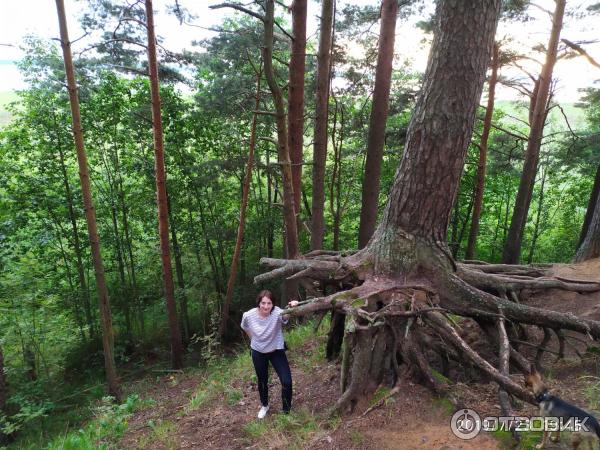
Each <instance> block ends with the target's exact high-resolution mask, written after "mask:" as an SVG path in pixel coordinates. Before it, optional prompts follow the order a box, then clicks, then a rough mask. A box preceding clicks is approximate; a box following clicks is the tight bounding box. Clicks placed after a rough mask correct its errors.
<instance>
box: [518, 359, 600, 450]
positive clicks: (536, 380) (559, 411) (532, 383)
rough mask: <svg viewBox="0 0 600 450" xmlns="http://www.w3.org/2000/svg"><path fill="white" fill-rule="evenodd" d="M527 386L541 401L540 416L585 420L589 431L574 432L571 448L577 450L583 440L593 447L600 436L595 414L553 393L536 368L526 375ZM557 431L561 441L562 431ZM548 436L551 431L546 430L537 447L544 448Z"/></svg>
mask: <svg viewBox="0 0 600 450" xmlns="http://www.w3.org/2000/svg"><path fill="white" fill-rule="evenodd" d="M525 386H527V387H529V388H530V389H531V390H532V391H533V394H534V395H535V399H536V400H537V401H538V402H539V404H540V416H542V417H558V418H562V419H563V420H569V419H580V420H581V421H584V420H585V422H584V425H585V426H586V427H587V429H588V431H576V432H574V433H573V436H572V440H571V448H573V449H575V450H576V449H577V448H579V445H580V444H581V443H582V442H583V441H587V443H588V445H589V448H590V449H593V444H592V442H593V439H594V438H596V439H599V438H600V424H598V420H596V418H595V417H594V416H592V415H591V414H590V413H588V412H586V411H584V410H583V409H581V408H578V407H577V406H574V405H571V404H569V403H567V402H565V401H564V400H562V399H560V398H558V397H556V396H554V395H551V394H550V393H549V392H548V388H547V387H546V385H545V384H544V382H543V380H542V376H541V375H540V374H539V372H538V371H537V370H535V369H532V371H531V373H530V374H528V375H527V376H525ZM555 433H556V436H557V439H556V441H559V440H560V431H556V432H555ZM548 437H550V432H547V431H544V434H543V436H542V442H540V443H539V444H538V445H536V446H535V448H544V447H545V446H546V444H547V443H548ZM553 440H554V439H553Z"/></svg>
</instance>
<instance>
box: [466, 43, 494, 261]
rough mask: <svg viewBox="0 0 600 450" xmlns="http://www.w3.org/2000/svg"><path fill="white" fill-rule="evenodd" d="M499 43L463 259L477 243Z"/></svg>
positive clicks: (490, 83)
mask: <svg viewBox="0 0 600 450" xmlns="http://www.w3.org/2000/svg"><path fill="white" fill-rule="evenodd" d="M498 53H499V45H498V43H495V44H494V50H493V52H492V64H491V66H492V74H491V75H490V81H489V83H488V86H489V88H488V101H487V106H486V109H485V117H484V119H483V132H482V133H481V141H480V142H479V161H478V163H477V179H476V182H475V200H474V205H473V216H472V217H471V228H470V229H469V240H468V242H467V250H466V252H465V259H474V257H475V245H476V243H477V235H478V234H479V219H480V218H481V209H482V207H483V193H484V191H485V171H486V164H487V149H488V139H489V136H490V130H491V128H492V115H493V114H494V99H495V94H496V84H497V82H498V68H499V66H500V62H499V57H498Z"/></svg>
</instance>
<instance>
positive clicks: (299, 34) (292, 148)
mask: <svg viewBox="0 0 600 450" xmlns="http://www.w3.org/2000/svg"><path fill="white" fill-rule="evenodd" d="M306 5H307V0H294V2H293V3H292V33H293V36H294V40H293V41H292V49H291V56H290V77H289V92H288V148H289V152H290V160H291V162H292V184H293V186H294V207H295V208H296V211H295V214H296V218H297V223H299V220H300V209H301V208H300V205H301V203H300V192H301V190H302V153H303V149H304V147H303V142H302V138H303V135H304V71H305V59H306ZM298 226H299V225H298Z"/></svg>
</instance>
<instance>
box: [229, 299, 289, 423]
mask: <svg viewBox="0 0 600 450" xmlns="http://www.w3.org/2000/svg"><path fill="white" fill-rule="evenodd" d="M273 303H274V302H273V294H272V293H271V291H267V290H264V291H260V292H259V293H258V296H257V297H256V308H252V309H251V310H250V311H246V312H245V313H244V315H243V316H242V323H241V327H242V330H244V331H245V332H246V334H247V335H248V336H250V348H251V349H252V363H253V364H254V370H256V377H257V378H258V393H259V395H260V403H261V405H262V406H261V408H260V410H259V411H258V418H259V419H264V417H265V416H266V415H267V412H268V411H269V385H268V382H269V362H270V363H271V365H272V366H273V368H274V369H275V372H277V375H278V376H279V381H280V382H281V402H282V403H283V412H284V414H287V413H289V412H290V408H291V406H292V373H291V371H290V365H289V363H288V360H287V356H286V355H285V344H284V342H283V330H282V325H283V324H286V323H287V322H288V317H287V316H285V315H283V314H282V313H283V310H282V309H281V308H279V307H278V306H274V305H273ZM297 305H298V302H297V301H296V300H292V301H291V302H290V303H289V304H288V306H291V307H294V306H297Z"/></svg>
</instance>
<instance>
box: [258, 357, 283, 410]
mask: <svg viewBox="0 0 600 450" xmlns="http://www.w3.org/2000/svg"><path fill="white" fill-rule="evenodd" d="M252 362H253V363H254V370H256V377H257V378H258V394H259V395H260V402H261V403H262V405H263V406H267V405H268V404H269V362H271V365H272V366H273V369H275V372H277V376H279V381H280V382H281V402H282V404H283V412H286V413H287V412H289V411H290V408H291V406H292V372H291V371H290V364H289V363H288V360H287V356H286V355H285V350H275V351H274V352H271V353H261V352H257V351H256V350H252Z"/></svg>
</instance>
